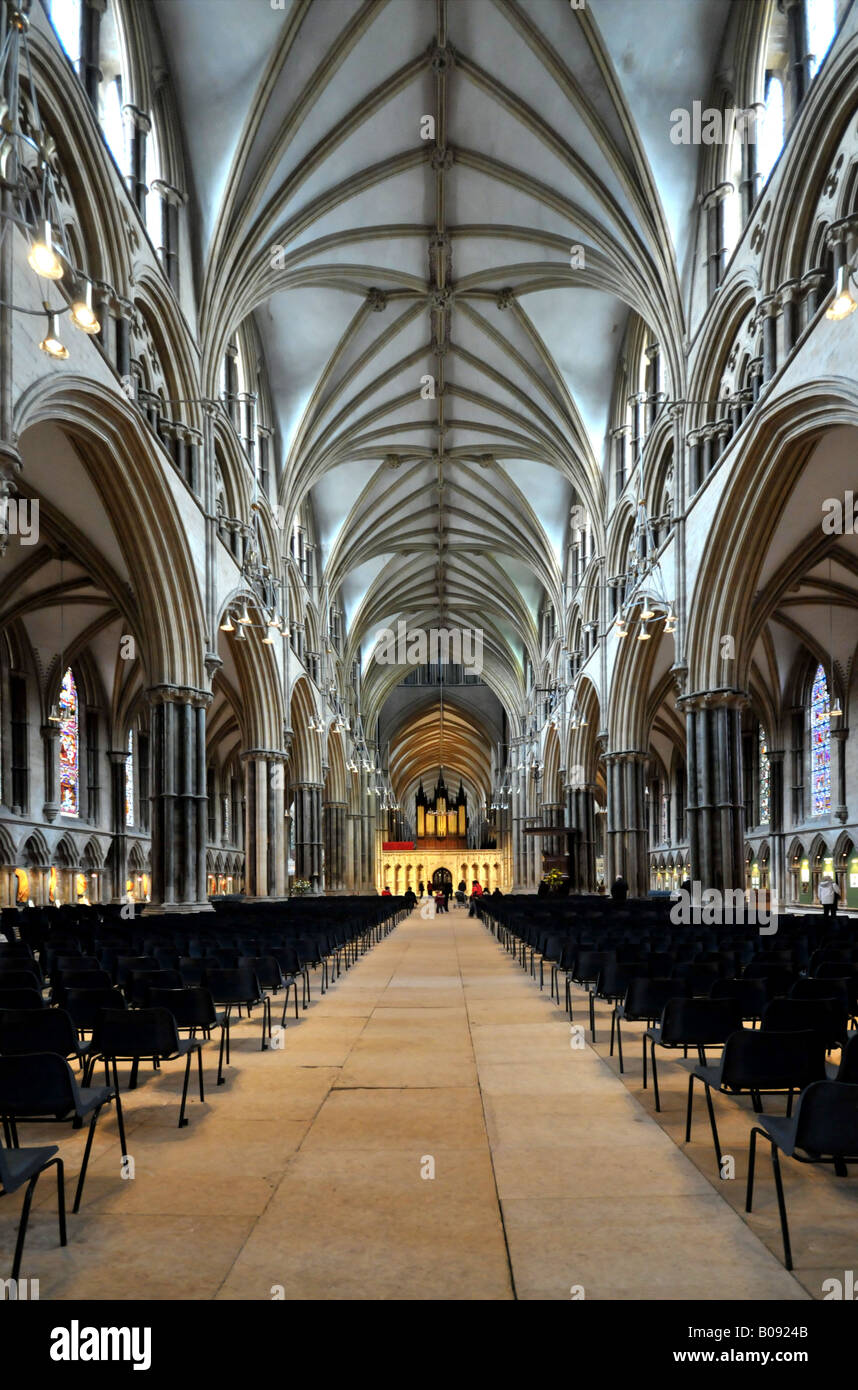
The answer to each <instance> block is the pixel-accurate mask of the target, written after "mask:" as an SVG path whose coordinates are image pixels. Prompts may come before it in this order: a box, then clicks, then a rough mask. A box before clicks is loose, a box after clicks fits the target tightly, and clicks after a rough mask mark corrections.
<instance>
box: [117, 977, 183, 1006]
mask: <svg viewBox="0 0 858 1390" xmlns="http://www.w3.org/2000/svg"><path fill="white" fill-rule="evenodd" d="M181 988H182V976H181V974H180V973H179V971H178V970H135V971H133V973H132V975H131V978H130V979H129V980H127V981H126V983H125V993H126V995H128V997H129V998H130V1000H131V1003H132V1004H135V1005H136V1006H137V1007H138V1008H142V1007H143V1006H144V1005H145V1004H148V1003H149V995H150V992H151V991H152V990H153V989H181Z"/></svg>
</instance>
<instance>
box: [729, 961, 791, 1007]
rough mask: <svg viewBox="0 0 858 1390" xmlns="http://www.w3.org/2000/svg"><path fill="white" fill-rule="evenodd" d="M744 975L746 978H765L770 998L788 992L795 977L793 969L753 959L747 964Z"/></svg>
mask: <svg viewBox="0 0 858 1390" xmlns="http://www.w3.org/2000/svg"><path fill="white" fill-rule="evenodd" d="M742 977H743V979H746V980H765V981H766V988H767V990H768V995H769V998H770V999H776V998H777V997H778V996H779V995H784V994H786V993H787V990H788V989H789V988H790V986H791V985H792V982H793V980H794V979H795V976H794V974H793V972H792V970H789V969H787V968H786V967H785V966H782V965H776V964H774V963H770V962H768V961H753V960H752V961H749V963H748V964H747V965H746V966H745V969H744V970H743V971H742Z"/></svg>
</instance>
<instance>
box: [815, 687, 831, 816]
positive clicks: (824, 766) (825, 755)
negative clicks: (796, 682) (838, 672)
mask: <svg viewBox="0 0 858 1390" xmlns="http://www.w3.org/2000/svg"><path fill="white" fill-rule="evenodd" d="M810 781H811V797H812V814H813V815H814V816H824V815H825V814H826V813H827V812H828V811H830V810H831V720H830V715H829V705H828V682H827V681H826V679H825V671H824V670H823V668H822V666H821V665H820V666H818V667H817V668H816V675H815V676H814V678H813V690H812V692H811V697H810Z"/></svg>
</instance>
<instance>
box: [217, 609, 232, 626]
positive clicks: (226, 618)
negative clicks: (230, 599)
mask: <svg viewBox="0 0 858 1390" xmlns="http://www.w3.org/2000/svg"><path fill="white" fill-rule="evenodd" d="M220 630H221V632H235V628H234V626H233V623H232V616H231V614H230V611H229V609H227V611H226V612H225V613H224V615H223V622H222V623H221V625H220Z"/></svg>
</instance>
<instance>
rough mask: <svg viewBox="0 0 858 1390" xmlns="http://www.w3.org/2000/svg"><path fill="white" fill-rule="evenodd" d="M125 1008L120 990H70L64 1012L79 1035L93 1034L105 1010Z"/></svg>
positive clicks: (123, 996) (123, 997) (108, 1078)
mask: <svg viewBox="0 0 858 1390" xmlns="http://www.w3.org/2000/svg"><path fill="white" fill-rule="evenodd" d="M125 1008H127V1005H126V1003H125V995H124V994H123V993H122V990H121V989H70V990H69V992H68V996H67V998H66V1011H67V1013H68V1014H69V1016H70V1018H71V1020H72V1023H73V1024H74V1026H75V1028H76V1029H77V1031H78V1033H80V1034H83V1033H92V1032H94V1030H95V1026H96V1024H97V1023H98V1020H99V1018H100V1017H101V1015H102V1013H103V1012H104V1010H105V1009H125ZM106 1070H107V1068H106V1066H105V1071H106ZM107 1080H108V1081H109V1080H110V1077H109V1076H108V1077H107Z"/></svg>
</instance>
